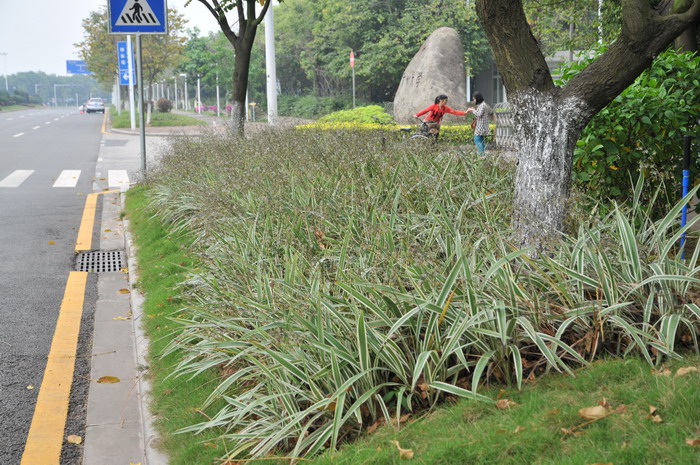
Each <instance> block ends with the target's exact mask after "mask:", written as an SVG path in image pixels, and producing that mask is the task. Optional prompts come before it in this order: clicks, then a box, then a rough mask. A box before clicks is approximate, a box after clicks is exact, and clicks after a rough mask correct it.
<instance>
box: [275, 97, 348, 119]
mask: <svg viewBox="0 0 700 465" xmlns="http://www.w3.org/2000/svg"><path fill="white" fill-rule="evenodd" d="M349 106H352V98H350V97H347V96H346V97H316V96H313V95H302V96H297V95H289V94H280V95H278V96H277V108H278V112H279V114H280V115H284V116H296V117H298V118H306V119H316V118H319V117H321V116H323V115H327V114H328V113H332V112H335V111H339V110H342V109H344V108H348V107H349Z"/></svg>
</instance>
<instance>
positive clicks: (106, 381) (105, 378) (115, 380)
mask: <svg viewBox="0 0 700 465" xmlns="http://www.w3.org/2000/svg"><path fill="white" fill-rule="evenodd" d="M119 381H121V380H120V379H119V378H117V377H116V376H103V377H102V378H100V379H98V380H97V382H98V383H102V384H114V383H118V382H119Z"/></svg>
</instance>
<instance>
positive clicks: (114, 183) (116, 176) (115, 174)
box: [107, 170, 129, 187]
mask: <svg viewBox="0 0 700 465" xmlns="http://www.w3.org/2000/svg"><path fill="white" fill-rule="evenodd" d="M107 185H108V187H122V186H127V187H128V186H129V174H128V173H127V172H126V170H109V171H108V172H107Z"/></svg>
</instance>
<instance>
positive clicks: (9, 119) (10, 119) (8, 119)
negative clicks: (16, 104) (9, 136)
mask: <svg viewBox="0 0 700 465" xmlns="http://www.w3.org/2000/svg"><path fill="white" fill-rule="evenodd" d="M13 119H14V118H7V119H6V120H5V121H12V120H13Z"/></svg>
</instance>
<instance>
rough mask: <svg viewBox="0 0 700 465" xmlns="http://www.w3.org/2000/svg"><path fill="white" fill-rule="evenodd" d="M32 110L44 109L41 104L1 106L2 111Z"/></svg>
mask: <svg viewBox="0 0 700 465" xmlns="http://www.w3.org/2000/svg"><path fill="white" fill-rule="evenodd" d="M30 108H44V107H43V106H41V105H39V104H35V105H4V106H2V105H0V111H16V110H28V109H30Z"/></svg>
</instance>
